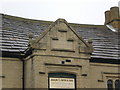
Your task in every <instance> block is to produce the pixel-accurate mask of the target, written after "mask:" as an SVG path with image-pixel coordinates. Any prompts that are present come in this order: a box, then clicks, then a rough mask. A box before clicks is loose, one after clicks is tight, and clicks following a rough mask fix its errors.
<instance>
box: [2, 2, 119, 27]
mask: <svg viewBox="0 0 120 90" xmlns="http://www.w3.org/2000/svg"><path fill="white" fill-rule="evenodd" d="M118 2H119V0H0V4H1V5H0V13H3V14H8V15H12V16H18V17H23V18H29V19H37V20H46V21H55V20H57V19H58V18H64V19H66V20H67V21H68V22H70V23H79V24H95V25H103V24H104V20H105V18H104V12H105V11H107V10H109V9H110V8H111V7H113V6H118Z"/></svg>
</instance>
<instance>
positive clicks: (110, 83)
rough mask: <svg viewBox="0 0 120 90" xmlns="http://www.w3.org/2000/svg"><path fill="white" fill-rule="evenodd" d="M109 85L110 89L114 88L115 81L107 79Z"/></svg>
mask: <svg viewBox="0 0 120 90" xmlns="http://www.w3.org/2000/svg"><path fill="white" fill-rule="evenodd" d="M107 87H108V90H113V81H112V80H108V81H107Z"/></svg>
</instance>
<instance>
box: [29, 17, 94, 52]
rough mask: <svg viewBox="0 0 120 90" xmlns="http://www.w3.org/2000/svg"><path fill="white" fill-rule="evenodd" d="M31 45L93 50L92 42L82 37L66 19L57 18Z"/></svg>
mask: <svg viewBox="0 0 120 90" xmlns="http://www.w3.org/2000/svg"><path fill="white" fill-rule="evenodd" d="M30 43H31V47H32V48H35V49H41V50H47V49H49V50H52V51H67V52H76V50H77V51H78V52H83V53H84V52H91V50H92V49H91V44H90V43H87V42H86V41H84V40H83V39H82V37H80V36H79V35H78V34H77V33H76V31H75V30H74V29H73V28H72V27H71V26H70V25H69V24H68V23H67V21H66V20H64V19H58V20H56V21H55V22H54V23H53V24H52V25H50V26H49V28H48V29H47V30H45V31H44V32H43V33H42V34H41V35H39V37H38V38H36V39H35V40H34V41H33V40H30Z"/></svg>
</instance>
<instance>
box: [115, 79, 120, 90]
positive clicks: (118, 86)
mask: <svg viewBox="0 0 120 90" xmlns="http://www.w3.org/2000/svg"><path fill="white" fill-rule="evenodd" d="M115 90H120V80H115Z"/></svg>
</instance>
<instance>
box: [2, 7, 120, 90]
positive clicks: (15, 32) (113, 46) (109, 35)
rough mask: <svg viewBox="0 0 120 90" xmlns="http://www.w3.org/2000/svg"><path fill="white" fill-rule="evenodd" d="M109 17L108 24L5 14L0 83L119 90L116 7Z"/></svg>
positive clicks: (52, 89)
mask: <svg viewBox="0 0 120 90" xmlns="http://www.w3.org/2000/svg"><path fill="white" fill-rule="evenodd" d="M105 17H106V20H105V25H85V24H74V23H68V22H67V21H66V20H65V19H58V20H56V21H55V22H50V21H41V20H32V19H25V18H20V17H15V16H10V15H4V14H1V18H2V25H1V27H0V28H1V30H2V31H1V34H2V36H1V37H2V40H1V42H0V43H1V52H2V53H1V54H2V57H1V58H0V64H1V66H2V67H1V69H0V70H1V72H2V73H1V74H0V80H1V81H2V82H0V84H1V86H0V87H1V88H20V89H25V88H39V89H43V88H44V89H48V90H58V89H64V90H66V89H68V90H78V89H82V88H106V89H107V88H116V90H119V89H120V80H119V79H120V72H119V68H120V66H119V64H120V58H119V46H120V44H119V39H118V38H119V35H118V34H119V29H120V27H119V26H120V16H119V10H118V7H112V8H111V9H110V11H107V12H105ZM113 29H114V30H115V31H112V30H113ZM3 90H4V89H3Z"/></svg>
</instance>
